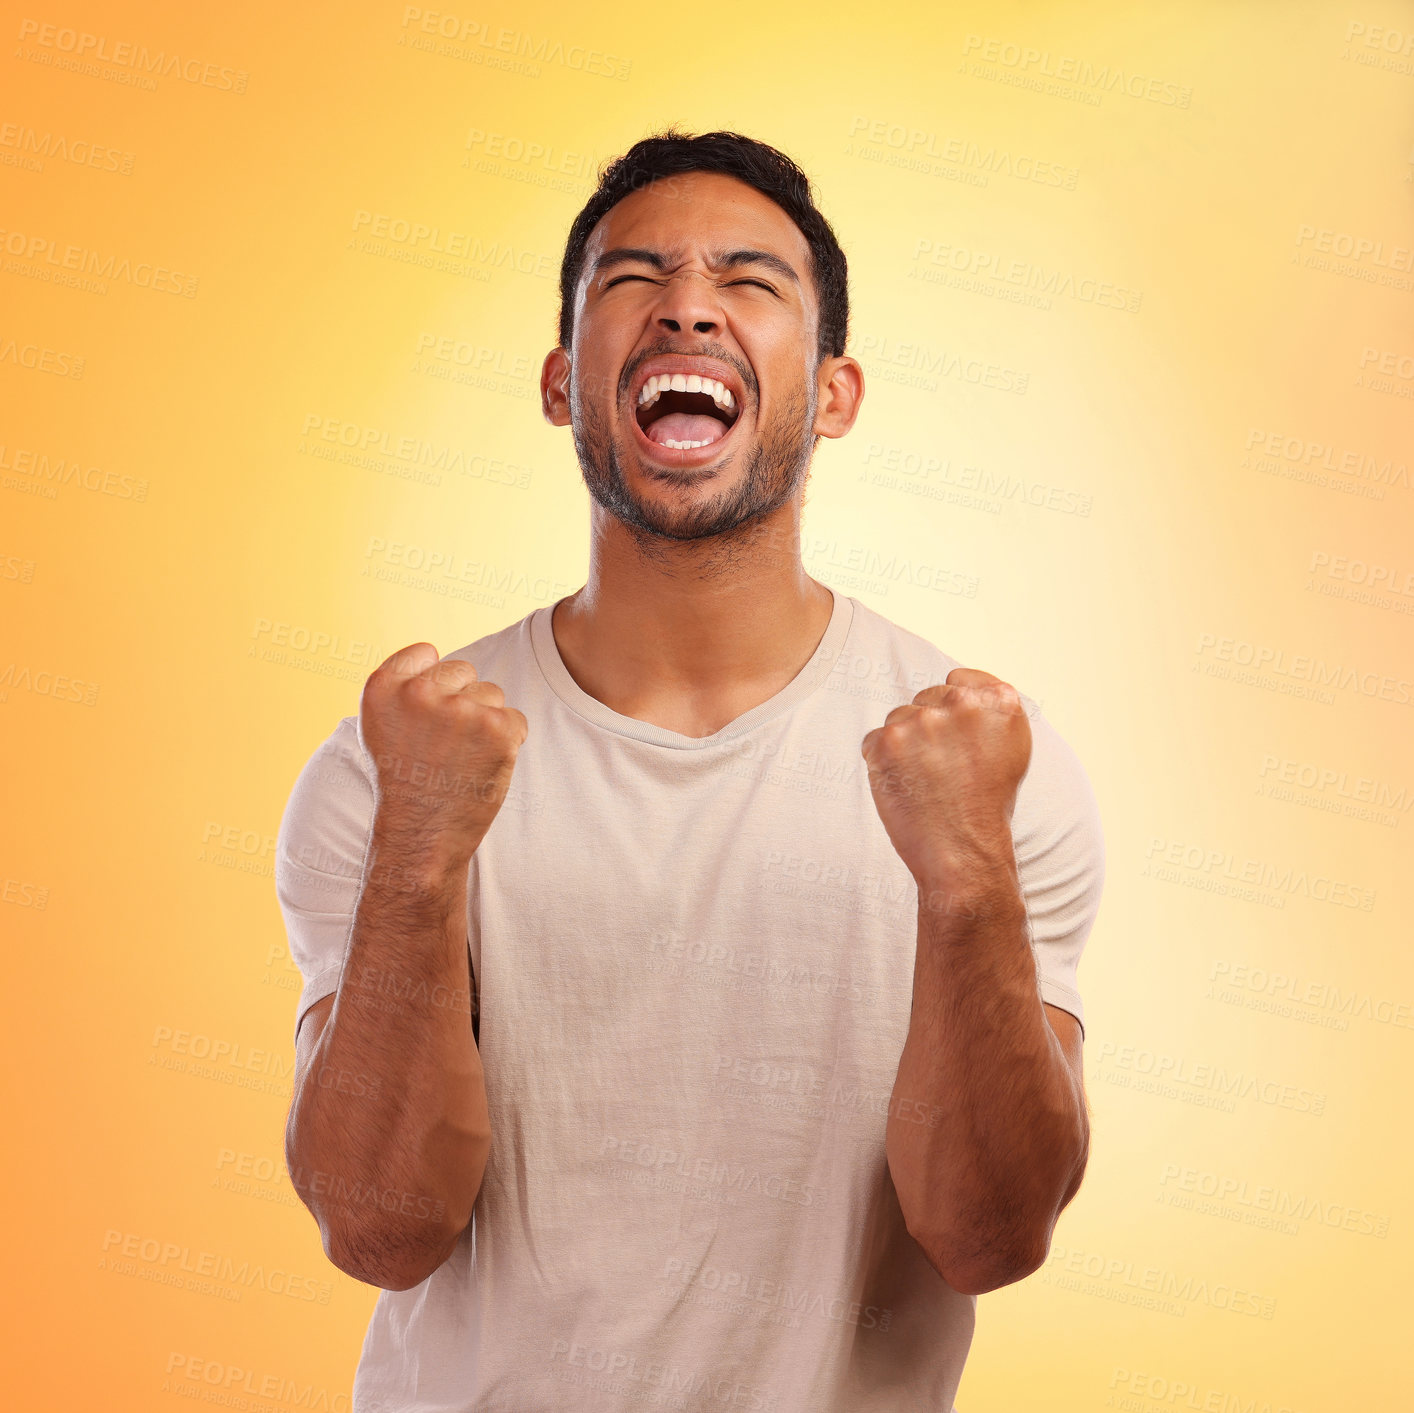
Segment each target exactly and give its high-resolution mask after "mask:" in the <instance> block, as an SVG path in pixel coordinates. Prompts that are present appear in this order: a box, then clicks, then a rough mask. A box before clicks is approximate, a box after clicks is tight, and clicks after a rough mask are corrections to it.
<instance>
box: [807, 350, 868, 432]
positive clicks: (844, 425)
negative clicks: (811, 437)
mask: <svg viewBox="0 0 1414 1413" xmlns="http://www.w3.org/2000/svg"><path fill="white" fill-rule="evenodd" d="M817 377H818V379H819V392H818V401H817V403H816V407H815V425H814V427H812V428H811V430H812V431H813V432H814V433H815V434H816V435H817V436H822V437H842V436H844V434H845V433H846V432H847V431H849V429H850V428H851V427H852V426H854V419H855V418H856V417H858V416H859V405H860V403H862V402H863V401H864V369H863V368H861V367H860V366H859V364H858V362H856V361H855V360H854V359H853V358H850V357H849V356H848V355H842V356H841V357H839V358H827V359H825V361H824V362H823V363H822V364H821V365H820V370H819V373H818V374H817Z"/></svg>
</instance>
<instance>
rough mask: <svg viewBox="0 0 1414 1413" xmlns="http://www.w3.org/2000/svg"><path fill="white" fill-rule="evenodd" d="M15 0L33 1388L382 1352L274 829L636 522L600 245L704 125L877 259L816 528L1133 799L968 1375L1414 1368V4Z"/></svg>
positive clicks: (22, 1391)
mask: <svg viewBox="0 0 1414 1413" xmlns="http://www.w3.org/2000/svg"><path fill="white" fill-rule="evenodd" d="M457 3H460V0H457ZM426 16H435V17H436V18H434V19H432V20H430V21H428V23H429V24H430V26H431V28H432V29H433V31H434V33H431V34H429V33H427V32H426V31H425V29H424V17H426ZM449 17H450V18H449ZM3 24H4V34H5V38H6V43H5V45H4V47H3V50H0V213H2V214H0V228H3V235H0V261H3V265H0V447H3V453H0V526H3V529H0V606H2V607H3V644H2V645H0V752H2V753H3V755H2V756H0V759H3V767H0V768H3V773H4V778H5V781H6V785H7V792H6V798H7V808H6V809H5V811H4V823H3V840H2V841H0V882H3V888H2V889H0V893H2V894H3V902H0V926H3V932H4V938H5V955H6V957H7V958H8V959H9V962H10V964H11V966H12V967H13V974H12V975H11V977H10V978H9V982H8V984H7V985H6V986H5V987H4V988H3V990H4V996H5V1003H6V1005H5V1042H6V1047H7V1051H8V1053H7V1055H6V1057H5V1064H4V1072H5V1076H6V1087H7V1090H8V1091H9V1095H10V1110H11V1112H12V1113H13V1115H14V1121H13V1123H12V1126H11V1141H10V1145H9V1161H8V1162H7V1163H6V1164H5V1166H4V1181H5V1193H4V1199H3V1200H4V1207H5V1211H6V1212H7V1214H8V1217H9V1223H8V1225H9V1227H10V1230H9V1233H8V1246H9V1251H10V1258H11V1264H10V1281H9V1284H10V1288H11V1289H10V1294H11V1300H12V1301H14V1302H15V1306H14V1310H13V1312H12V1313H11V1315H10V1316H9V1319H8V1323H9V1331H10V1336H11V1337H10V1339H9V1340H8V1341H7V1344H8V1345H9V1351H10V1352H9V1355H8V1358H7V1364H8V1365H9V1367H8V1368H7V1369H6V1370H5V1372H4V1384H5V1387H6V1391H7V1397H6V1402H7V1404H8V1405H9V1406H11V1407H15V1408H23V1409H26V1410H34V1411H35V1413H39V1410H51V1409H62V1410H68V1409H91V1408H99V1407H101V1408H103V1409H104V1410H105V1413H129V1410H133V1411H134V1413H136V1410H143V1411H144V1413H146V1410H166V1409H181V1408H184V1407H188V1406H191V1405H192V1404H194V1403H210V1404H213V1405H216V1406H223V1407H235V1408H246V1409H256V1408H260V1409H273V1410H281V1413H283V1410H287V1409H289V1410H295V1409H311V1408H314V1409H320V1408H327V1409H334V1410H339V1409H344V1410H346V1409H347V1408H348V1407H349V1390H350V1386H351V1382H352V1377H353V1370H354V1366H355V1363H356V1361H357V1357H358V1353H359V1348H360V1342H361V1339H362V1335H363V1331H364V1328H365V1325H366V1322H367V1318H368V1315H369V1313H370V1311H371V1309H372V1306H373V1303H374V1299H375V1295H376V1292H375V1291H374V1290H373V1289H372V1288H371V1287H368V1286H365V1285H362V1284H360V1283H358V1282H355V1281H353V1280H351V1279H349V1278H347V1277H345V1276H343V1275H342V1274H341V1273H340V1272H339V1271H337V1270H336V1269H335V1268H333V1267H332V1266H331V1265H329V1263H328V1262H327V1261H326V1260H325V1258H324V1255H323V1252H322V1249H321V1246H320V1242H319V1236H318V1232H317V1229H316V1227H315V1224H314V1222H313V1220H312V1218H311V1217H310V1216H309V1214H308V1213H307V1212H306V1211H305V1210H304V1208H303V1207H302V1206H300V1205H299V1203H298V1201H297V1199H296V1198H295V1196H294V1194H293V1191H292V1190H291V1188H290V1185H289V1181H288V1178H287V1176H286V1174H285V1172H284V1167H283V1147H282V1141H283V1125H284V1117H285V1112H286V1107H287V1103H288V1094H289V1080H290V1073H291V1068H292V1063H293V1045H292V1039H291V1031H292V1025H293V1019H294V1005H295V1000H296V996H297V987H298V976H297V974H296V973H295V971H294V969H293V967H292V965H291V964H290V962H289V960H288V954H287V951H286V944H285V938H284V931H283V925H282V920H281V916H280V912H279V909H278V906H277V903H276V899H275V893H274V886H273V881H272V877H271V858H272V849H273V840H274V835H275V831H276V827H277V825H278V822H279V819H280V815H281V812H282V810H283V808H284V804H285V800H286V798H287V795H288V793H289V789H290V786H291V784H292V783H293V780H294V778H295V775H296V773H297V772H298V770H299V769H300V767H301V765H302V764H303V763H304V761H305V760H306V759H307V757H308V755H309V753H310V752H311V751H312V750H313V749H314V747H315V746H316V745H317V744H318V743H319V742H320V741H321V740H323V739H324V737H325V736H326V735H327V734H328V733H329V731H330V730H332V728H333V726H334V724H335V723H336V722H337V720H338V719H339V718H340V717H341V716H344V715H348V714H350V713H352V712H354V711H356V709H357V704H358V695H359V689H360V686H361V684H362V681H363V679H364V677H365V676H366V675H367V672H368V671H369V670H370V669H371V667H372V666H374V665H376V663H377V662H378V661H380V660H381V659H382V658H383V657H384V656H386V655H387V653H388V652H391V651H392V650H393V649H395V648H397V647H399V646H402V645H403V644H405V643H408V642H411V641H414V640H417V639H427V640H430V641H431V642H433V643H435V644H436V645H437V647H438V648H439V650H440V651H442V652H444V653H445V652H448V651H451V650H452V649H453V648H457V647H460V646H463V645H465V644H467V643H470V642H472V641H473V640H475V639H476V638H478V637H480V636H482V635H483V634H486V633H489V632H492V631H494V630H496V629H498V628H501V627H503V626H505V625H507V624H508V623H511V622H513V621H515V620H516V619H519V618H521V617H523V616H524V615H525V614H527V613H529V612H531V611H532V610H533V609H535V608H537V607H539V606H541V605H542V604H544V603H548V602H551V601H553V600H554V599H556V598H558V597H560V596H562V595H563V594H565V593H568V592H571V591H572V590H573V589H574V588H576V587H578V586H579V585H580V584H581V583H582V582H583V576H584V573H585V570H586V566H587V533H586V531H587V498H586V494H585V492H584V490H583V486H582V483H581V479H580V475H579V471H578V467H577V465H576V463H575V460H574V456H573V451H572V446H571V442H570V438H569V435H568V432H567V430H566V429H557V428H552V427H549V426H548V425H547V424H545V422H544V421H543V420H542V419H541V417H540V413H539V408H538V400H537V378H538V372H539V366H540V362H541V359H542V358H543V356H544V354H545V352H546V351H547V350H548V349H549V347H550V346H551V344H552V342H553V339H554V328H555V289H556V276H557V272H558V263H559V258H560V254H561V251H562V249H563V242H564V238H565V235H566V233H567V230H568V227H569V224H570V222H571V220H572V218H573V216H574V215H575V213H576V212H577V211H578V210H579V208H580V206H581V205H582V204H583V202H584V200H585V198H586V197H587V195H588V193H589V191H590V190H591V188H592V183H593V180H594V177H595V173H596V170H597V167H598V165H599V164H600V163H601V162H603V161H605V160H607V159H608V158H610V157H613V156H615V155H617V154H618V153H620V152H622V151H623V150H624V149H625V148H626V147H628V146H629V145H630V144H631V143H632V142H634V141H636V140H637V139H638V138H640V137H643V136H645V135H647V134H648V133H649V132H650V131H652V130H653V129H654V128H656V127H658V126H661V125H663V124H665V123H668V122H675V123H678V124H680V125H681V126H683V127H684V128H686V129H687V130H689V131H694V132H700V131H706V130H709V129H712V128H721V127H725V128H732V129H736V130H739V131H742V132H745V133H747V134H749V135H752V136H755V137H758V138H761V139H763V140H765V141H768V142H771V143H773V144H775V145H776V146H779V147H780V148H782V149H783V150H784V151H786V152H787V153H789V154H791V155H792V156H793V157H794V158H796V160H798V161H799V162H800V163H801V164H802V165H803V166H804V167H805V169H806V170H807V172H808V173H809V174H810V176H811V178H812V180H813V181H814V182H815V184H816V190H817V195H818V199H819V202H820V204H821V206H822V209H823V210H824V212H825V214H826V215H827V217H828V218H829V219H830V220H831V222H832V223H833V224H834V226H835V229H836V231H837V232H838V235H839V237H840V240H841V242H842V244H843V245H844V247H845V250H846V252H847V254H848V257H849V261H850V269H851V287H852V298H853V313H852V324H851V342H850V350H849V351H850V352H851V353H853V354H854V355H855V356H856V357H858V358H859V359H860V360H861V361H862V362H863V364H864V366H865V369H866V376H867V381H868V395H867V397H866V400H865V402H864V405H863V409H862V412H861V415H860V418H859V421H858V423H857V425H856V426H855V428H854V430H853V432H852V433H851V435H850V436H849V437H847V438H845V439H843V440H841V441H836V442H829V441H824V442H822V443H821V445H820V448H819V451H818V454H817V457H816V460H815V464H814V469H813V472H812V477H811V482H810V488H809V492H808V502H807V506H806V513H805V527H804V530H805V541H806V542H805V559H806V565H807V568H809V569H810V571H811V572H812V573H813V574H815V575H816V577H818V578H820V579H822V580H824V581H825V582H827V583H830V584H833V585H834V586H836V587H837V588H839V589H841V590H843V591H845V592H848V593H852V594H855V595H856V596H858V597H859V598H861V599H862V600H863V601H864V602H866V603H868V604H870V605H871V606H873V607H874V608H876V609H878V610H879V611H880V612H882V613H884V614H885V615H887V616H888V617H890V618H892V619H893V620H894V621H896V622H899V623H901V624H903V625H905V626H906V627H908V628H910V629H912V630H914V631H915V632H918V633H921V634H923V635H924V636H926V637H928V638H930V639H931V640H932V641H934V642H935V643H937V644H938V645H939V646H941V647H942V648H944V649H945V650H946V651H948V652H950V653H952V654H954V655H955V656H957V657H959V658H960V659H961V660H962V661H964V662H966V663H968V664H971V665H975V666H978V667H982V668H985V669H987V670H989V671H991V672H995V673H997V674H998V675H1000V676H1003V677H1005V678H1006V679H1008V680H1009V681H1012V682H1014V683H1016V684H1017V685H1018V686H1020V687H1021V688H1022V689H1023V690H1024V691H1027V692H1028V693H1030V694H1031V695H1033V696H1035V697H1036V698H1038V699H1039V700H1040V701H1041V703H1042V705H1043V707H1044V709H1045V710H1046V712H1047V714H1048V715H1049V716H1050V718H1051V719H1052V720H1053V721H1054V722H1055V724H1056V725H1057V727H1058V728H1059V729H1060V730H1061V732H1062V733H1063V734H1064V735H1065V736H1066V738H1067V739H1068V740H1069V741H1070V742H1071V744H1072V745H1073V746H1074V747H1075V749H1076V751H1077V752H1078V754H1079V756H1080V758H1081V759H1082V761H1083V762H1084V763H1085V765H1086V767H1087V769H1088V771H1089V774H1090V777H1091V780H1092V781H1093V783H1094V787H1095V790H1096V793H1097V795H1098V797H1099V800H1100V804H1101V810H1102V814H1103V818H1104V821H1105V826H1106V837H1107V841H1108V862H1109V872H1108V881H1107V886H1106V891H1105V897H1104V903H1103V906H1102V910H1101V913H1100V916H1099V920H1098V923H1097V925H1096V927H1095V930H1094V932H1093V934H1092V937H1091V940H1090V943H1089V946H1088V949H1087V951H1086V954H1085V957H1084V961H1083V963H1082V967H1081V972H1080V983H1081V987H1082V990H1083V993H1084V996H1085V1000H1086V1006H1087V1020H1088V1039H1087V1045H1086V1067H1087V1086H1088V1091H1089V1097H1090V1102H1091V1105H1092V1110H1093V1144H1092V1154H1091V1158H1090V1165H1089V1170H1088V1173H1087V1176H1086V1179H1085V1183H1084V1186H1083V1188H1082V1189H1081V1191H1080V1193H1079V1195H1078V1197H1077V1198H1076V1199H1075V1201H1074V1202H1073V1204H1072V1205H1071V1206H1070V1207H1069V1208H1068V1209H1067V1210H1066V1211H1065V1213H1064V1214H1063V1216H1062V1218H1061V1220H1060V1223H1059V1225H1058V1227H1057V1230H1056V1233H1055V1244H1054V1247H1053V1250H1052V1259H1051V1261H1050V1263H1049V1264H1048V1265H1047V1266H1046V1267H1045V1268H1044V1269H1043V1270H1042V1271H1040V1272H1038V1273H1037V1274H1036V1275H1035V1276H1033V1277H1031V1278H1030V1279H1028V1280H1026V1281H1024V1282H1021V1283H1020V1284H1017V1285H1014V1286H1011V1287H1008V1288H1005V1289H1003V1290H1001V1291H998V1292H995V1293H993V1294H990V1295H987V1296H984V1297H982V1298H981V1299H980V1301H979V1324H978V1331H977V1336H976V1340H975V1343H974V1345H973V1350H972V1354H971V1358H970V1360H969V1363H968V1366H967V1370H966V1373H965V1376H964V1380H963V1384H962V1389H961V1392H960V1395H959V1398H958V1407H959V1409H960V1410H962V1413H985V1410H999V1411H1000V1413H1010V1411H1011V1410H1018V1409H1046V1410H1049V1413H1070V1411H1071V1410H1075V1413H1081V1411H1082V1410H1084V1411H1085V1413H1088V1411H1089V1410H1094V1409H1100V1408H1120V1409H1135V1410H1140V1413H1157V1410H1159V1409H1165V1410H1168V1409H1175V1408H1177V1409H1188V1408H1201V1409H1210V1408H1216V1409H1223V1410H1227V1409H1229V1408H1237V1407H1240V1408H1242V1409H1249V1408H1250V1409H1257V1410H1261V1409H1268V1408H1270V1409H1272V1410H1278V1409H1287V1410H1293V1413H1294V1411H1295V1410H1300V1413H1313V1411H1314V1410H1326V1411H1327V1413H1337V1410H1347V1409H1353V1408H1358V1409H1361V1410H1362V1413H1377V1410H1395V1409H1400V1408H1406V1407H1409V1406H1410V1404H1409V1402H1408V1399H1409V1390H1410V1376H1409V1374H1408V1364H1407V1358H1406V1351H1405V1345H1406V1343H1407V1336H1406V1331H1407V1328H1408V1322H1409V1317H1410V1312H1411V1302H1410V1299H1409V1296H1408V1278H1407V1271H1408V1268H1409V1265H1410V1259H1411V1256H1412V1255H1414V1250H1411V1235H1410V1234H1411V1227H1412V1226H1414V1203H1411V1200H1410V1197H1409V1182H1408V1174H1409V1170H1410V1162H1411V1157H1414V1152H1411V1141H1410V1137H1409V1132H1410V1127H1409V1092H1410V1059H1411V1056H1414V972H1411V963H1410V947H1409V941H1410V904H1411V898H1410V883H1409V876H1410V870H1409V859H1410V844H1411V839H1412V838H1414V819H1412V818H1411V813H1410V808H1409V807H1410V803H1411V800H1414V751H1411V747H1410V741H1411V727H1414V651H1411V648H1414V631H1412V630H1414V612H1411V610H1414V534H1411V531H1414V486H1411V481H1410V472H1409V467H1408V462H1409V461H1410V460H1411V459H1414V317H1412V316H1414V268H1411V249H1414V5H1411V4H1408V3H1400V4H1394V3H1389V0H1369V3H1359V4H1356V3H1347V0H1340V3H1327V4H1318V3H1310V2H1309V0H1307V3H1284V4H1282V5H1280V6H1278V5H1274V4H1271V5H1269V4H1258V3H1242V4H1234V3H1224V4H1217V3H1207V4H1197V3H1195V4H1186V5H1171V6H1158V7H1152V8H1151V7H1134V6H1127V5H1120V4H1096V3H1090V4H1081V3H1076V4H1067V5H1062V4H1054V5H1043V4H1019V3H1011V4H1000V5H999V4H987V5H983V4H980V3H966V4H956V5H952V6H948V7H946V8H945V9H944V10H943V11H942V12H940V11H939V9H938V8H937V7H935V6H933V5H927V4H922V3H905V4H902V5H897V6H872V7H859V6H830V5H825V6H821V5H812V6H799V7H795V8H793V9H784V10H782V9H780V8H776V7H768V6H761V5H750V6H747V5H739V4H737V5H732V4H729V5H717V6H709V7H705V8H700V9H697V10H694V11H692V12H684V11H681V10H674V9H672V8H671V7H667V8H665V7H663V6H661V5H652V6H650V5H646V4H641V3H635V2H634V0H629V3H625V4H622V5H618V6H614V7H598V8H595V7H583V6H578V5H567V4H547V3H539V4H536V3H530V4H521V5H518V6H515V7H512V6H509V5H494V4H493V5H487V6H482V5H480V4H476V5H471V4H466V5H463V6H462V8H459V9H452V10H444V11H431V10H419V9H418V8H417V7H404V6H401V5H398V4H395V3H388V4H373V3H359V4H355V5H334V4H330V3H323V4H317V5H305V6H297V5H288V4H285V5H273V4H268V3H263V0H255V3H252V4H249V5H246V6H240V7H219V17H218V11H208V10H206V9H204V8H203V7H198V6H192V5H178V4H175V3H171V0H168V3H163V4H155V3H154V4H129V5H116V4H112V5H99V4H87V3H82V0H74V3H72V4H69V5H66V6H63V7H53V8H51V7H48V6H44V7H26V6H24V5H21V6H19V7H10V8H8V9H7V12H6V18H5V19H4V21H3ZM449 26H450V28H451V29H452V30H455V31H458V32H459V33H460V31H463V30H465V31H467V32H468V35H469V37H468V38H467V39H465V40H461V39H457V40H450V39H445V38H441V37H440V36H439V34H438V33H437V32H436V31H438V30H440V29H446V28H447V27H449ZM85 36H86V37H85ZM457 46H460V47H459V48H458V47H457ZM144 52H145V53H146V55H147V59H146V61H145V62H147V63H148V64H153V65H156V68H155V69H151V70H149V69H146V68H143V67H142V63H143V62H144V61H142V60H141V59H139V58H137V57H135V56H138V55H141V54H142V53H144ZM418 226H423V227H427V228H430V229H433V230H435V231H436V232H437V233H438V234H437V235H436V236H435V237H434V236H432V235H430V234H429V235H426V236H418V237H417V238H414V235H413V232H414V231H415V230H416V228H417V227H418ZM379 229H384V230H386V232H387V234H386V235H385V236H383V237H379V236H377V235H376V234H375V231H376V230H379ZM437 244H440V245H441V247H442V248H443V249H446V248H448V247H450V248H452V249H456V248H458V247H461V248H462V249H463V250H464V251H465V252H466V253H465V254H463V255H461V256H459V257H455V258H452V257H449V259H448V260H447V261H444V262H443V263H442V264H441V265H439V264H438V257H437V256H436V255H434V254H433V253H432V252H431V247H432V246H434V245H437ZM74 252H77V253H74ZM66 262H67V263H66ZM85 269H86V270H87V273H86V274H85V273H83V272H84V271H85ZM351 443H352V444H351ZM439 457H441V458H443V461H442V469H441V470H440V471H439V470H436V469H435V467H434V463H435V462H436V461H437V459H438V458H439ZM439 556H440V558H439ZM212 1266H214V1267H215V1268H216V1269H217V1270H218V1271H221V1272H224V1276H223V1277H222V1278H215V1279H212V1280H211V1281H210V1282H209V1283H208V1284H207V1285H205V1286H204V1285H203V1284H202V1283H201V1278H200V1277H193V1276H192V1275H191V1272H192V1271H193V1270H195V1269H207V1268H211V1267H212ZM783 1413H795V1411H794V1410H784V1411H783ZM799 1413H808V1410H799Z"/></svg>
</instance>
